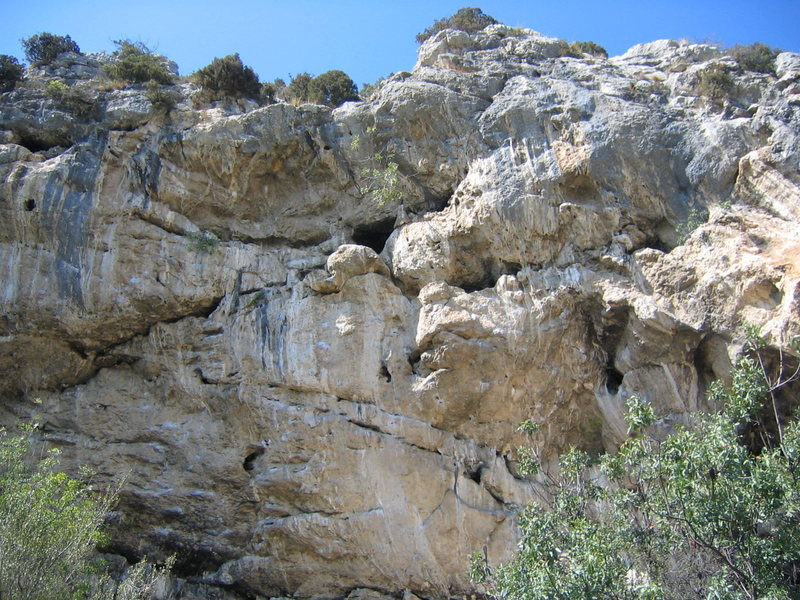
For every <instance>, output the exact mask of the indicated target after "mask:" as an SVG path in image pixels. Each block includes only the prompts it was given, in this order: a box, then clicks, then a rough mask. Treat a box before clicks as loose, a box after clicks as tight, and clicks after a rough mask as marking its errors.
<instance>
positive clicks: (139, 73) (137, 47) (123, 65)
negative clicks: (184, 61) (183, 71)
mask: <svg viewBox="0 0 800 600" xmlns="http://www.w3.org/2000/svg"><path fill="white" fill-rule="evenodd" d="M114 43H115V44H116V45H117V49H116V50H115V51H114V55H113V56H114V62H112V63H111V64H110V65H105V67H104V68H103V70H104V72H105V74H106V75H108V76H109V77H111V79H117V80H119V81H128V82H133V83H145V82H147V81H155V82H157V83H161V84H171V83H174V77H173V75H172V73H171V72H170V70H169V68H168V67H167V61H166V59H165V58H164V57H163V56H158V55H157V54H153V53H152V52H151V51H150V50H149V49H148V48H147V46H145V45H144V44H142V43H141V42H132V41H130V40H117V41H115V42H114Z"/></svg>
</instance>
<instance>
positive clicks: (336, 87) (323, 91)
mask: <svg viewBox="0 0 800 600" xmlns="http://www.w3.org/2000/svg"><path fill="white" fill-rule="evenodd" d="M311 88H312V94H313V96H314V99H315V101H317V102H320V103H322V104H327V105H328V106H333V107H336V106H340V105H341V104H344V103H345V102H347V101H349V100H358V88H357V87H356V84H355V83H353V80H352V79H350V76H349V75H347V73H345V72H344V71H340V70H338V69H334V70H332V71H326V72H325V73H322V74H321V75H318V76H317V77H315V78H314V79H313V81H312V82H311Z"/></svg>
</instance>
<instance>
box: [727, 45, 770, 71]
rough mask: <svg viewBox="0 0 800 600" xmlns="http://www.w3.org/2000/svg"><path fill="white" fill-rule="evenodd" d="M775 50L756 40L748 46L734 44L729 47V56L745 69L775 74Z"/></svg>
mask: <svg viewBox="0 0 800 600" xmlns="http://www.w3.org/2000/svg"><path fill="white" fill-rule="evenodd" d="M777 55H778V52H777V50H775V49H774V48H770V47H769V46H767V45H766V44H762V43H761V42H756V43H754V44H750V45H749V46H742V45H736V46H734V47H733V48H731V56H733V58H734V59H735V60H736V62H737V63H739V66H740V67H742V69H744V70H745V71H754V72H756V73H767V74H770V75H774V74H775V57H776V56H777Z"/></svg>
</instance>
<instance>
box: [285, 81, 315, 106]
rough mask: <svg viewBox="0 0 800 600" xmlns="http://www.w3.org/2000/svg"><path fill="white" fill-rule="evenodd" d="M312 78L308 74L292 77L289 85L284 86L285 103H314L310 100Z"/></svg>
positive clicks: (312, 90)
mask: <svg viewBox="0 0 800 600" xmlns="http://www.w3.org/2000/svg"><path fill="white" fill-rule="evenodd" d="M313 80H314V78H313V77H311V75H309V74H308V73H299V74H298V75H295V76H294V77H292V80H291V81H290V82H289V85H288V86H286V90H285V91H284V97H285V98H286V100H287V102H291V103H292V104H302V103H303V102H314V101H315V99H314V98H312V95H313V93H314V89H313V86H312V82H313Z"/></svg>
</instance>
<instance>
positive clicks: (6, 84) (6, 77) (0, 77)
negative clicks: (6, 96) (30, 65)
mask: <svg viewBox="0 0 800 600" xmlns="http://www.w3.org/2000/svg"><path fill="white" fill-rule="evenodd" d="M24 72H25V69H24V68H23V67H22V65H21V64H19V61H18V60H17V59H16V58H14V57H13V56H9V55H8V54H0V92H10V91H11V90H13V89H14V86H16V85H17V82H18V81H22V75H23V73H24Z"/></svg>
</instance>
